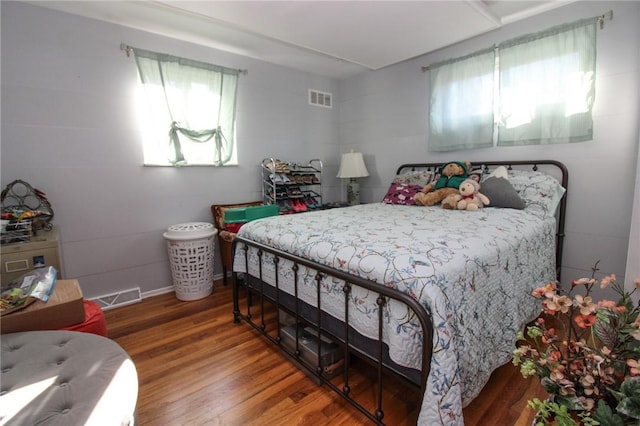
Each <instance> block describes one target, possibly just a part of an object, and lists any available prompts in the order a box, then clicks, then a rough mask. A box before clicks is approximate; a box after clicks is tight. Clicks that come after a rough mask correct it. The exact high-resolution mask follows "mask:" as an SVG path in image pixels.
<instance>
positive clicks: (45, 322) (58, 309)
mask: <svg viewBox="0 0 640 426" xmlns="http://www.w3.org/2000/svg"><path fill="white" fill-rule="evenodd" d="M84 320H85V313H84V303H83V298H82V290H81V289H80V284H79V283H78V280H57V281H56V286H55V288H54V289H53V293H51V296H50V297H49V301H48V302H47V303H44V302H42V301H41V300H37V301H35V302H34V303H32V304H31V305H29V306H27V307H26V308H24V309H21V310H19V311H16V312H12V313H10V314H7V315H3V316H2V317H0V332H2V333H3V334H7V333H15V332H18V331H32V330H56V329H58V328H61V327H68V326H70V325H75V324H79V323H81V322H84Z"/></svg>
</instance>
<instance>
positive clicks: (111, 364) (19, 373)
mask: <svg viewBox="0 0 640 426" xmlns="http://www.w3.org/2000/svg"><path fill="white" fill-rule="evenodd" d="M0 339H1V343H2V353H1V364H2V367H1V372H2V376H1V380H0V424H3V425H4V424H6V425H36V424H37V425H64V426H75V425H100V426H108V425H133V424H134V417H135V408H136V401H137V398H138V375H137V373H136V368H135V366H134V365H133V362H132V361H131V359H130V358H129V355H127V353H126V352H125V351H124V350H123V349H122V348H121V347H120V346H119V345H118V344H117V343H115V342H114V341H113V340H110V339H107V338H105V337H102V336H98V335H95V334H90V333H82V332H77V331H27V332H23V333H12V334H3V335H0Z"/></svg>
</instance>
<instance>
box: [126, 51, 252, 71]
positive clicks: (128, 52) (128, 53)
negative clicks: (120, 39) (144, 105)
mask: <svg viewBox="0 0 640 426" xmlns="http://www.w3.org/2000/svg"><path fill="white" fill-rule="evenodd" d="M120 50H122V51H124V53H125V54H126V55H127V58H128V57H130V56H131V53H132V52H133V46H129V45H128V44H125V43H120ZM227 69H228V68H227ZM237 71H238V73H239V74H242V75H247V74H249V70H246V69H244V70H243V69H238V70H237Z"/></svg>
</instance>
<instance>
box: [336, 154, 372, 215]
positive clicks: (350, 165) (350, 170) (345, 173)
mask: <svg viewBox="0 0 640 426" xmlns="http://www.w3.org/2000/svg"><path fill="white" fill-rule="evenodd" d="M367 176H369V172H368V171H367V167H366V166H365V165H364V159H363V158H362V153H361V152H353V150H351V152H348V153H346V154H342V161H340V170H338V175H337V176H336V177H339V178H343V179H349V183H347V201H348V202H349V205H351V206H353V205H355V204H360V185H359V184H358V181H357V178H361V177H367Z"/></svg>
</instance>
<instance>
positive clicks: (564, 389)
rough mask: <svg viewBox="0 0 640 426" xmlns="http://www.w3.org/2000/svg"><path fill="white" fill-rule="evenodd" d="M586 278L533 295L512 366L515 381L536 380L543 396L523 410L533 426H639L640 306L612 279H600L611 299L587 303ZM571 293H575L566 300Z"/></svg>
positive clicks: (639, 281)
mask: <svg viewBox="0 0 640 426" xmlns="http://www.w3.org/2000/svg"><path fill="white" fill-rule="evenodd" d="M592 269H593V273H592V275H591V278H581V279H579V280H575V281H573V282H572V283H571V289H570V290H569V292H568V293H567V292H566V291H564V290H563V289H562V288H561V286H560V285H559V284H558V283H556V282H550V283H548V284H547V285H545V286H542V287H539V288H537V289H535V290H534V291H533V293H532V295H533V296H534V297H537V298H540V299H542V309H543V312H544V314H543V315H541V316H540V317H539V318H538V319H537V320H536V321H535V323H534V325H531V326H529V327H527V330H526V332H527V333H526V337H525V335H524V333H522V332H521V333H520V335H519V336H518V340H519V342H520V346H519V347H518V348H517V349H515V350H514V352H513V364H514V365H516V366H518V365H519V366H520V372H521V374H522V376H523V377H525V378H526V377H530V376H537V377H538V378H539V379H540V382H541V384H542V386H543V388H544V389H545V390H546V391H547V392H548V393H549V395H550V397H549V398H548V399H546V400H543V401H542V400H539V399H537V398H536V399H534V400H532V401H529V406H530V407H532V408H534V409H536V410H537V412H538V414H537V417H536V420H535V421H534V424H535V425H536V426H538V425H557V426H568V425H586V426H593V425H603V426H623V425H624V426H626V425H640V306H639V305H635V306H634V304H633V301H632V300H631V295H632V294H633V293H634V292H635V291H636V289H637V288H640V279H637V280H635V288H634V289H633V291H631V292H627V291H625V290H624V286H623V285H622V284H620V283H618V282H617V281H616V277H615V275H608V276H606V277H604V278H603V279H602V280H600V286H601V287H602V288H610V289H612V290H613V291H614V292H615V293H617V295H618V296H619V299H618V300H617V301H613V300H600V301H599V302H597V303H596V302H595V301H593V299H592V297H591V292H592V289H593V287H594V286H595V285H596V284H597V283H598V280H597V279H595V278H594V277H595V274H596V271H597V270H598V263H596V265H595V266H594V267H593V268H592ZM574 293H577V294H575V295H574Z"/></svg>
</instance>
